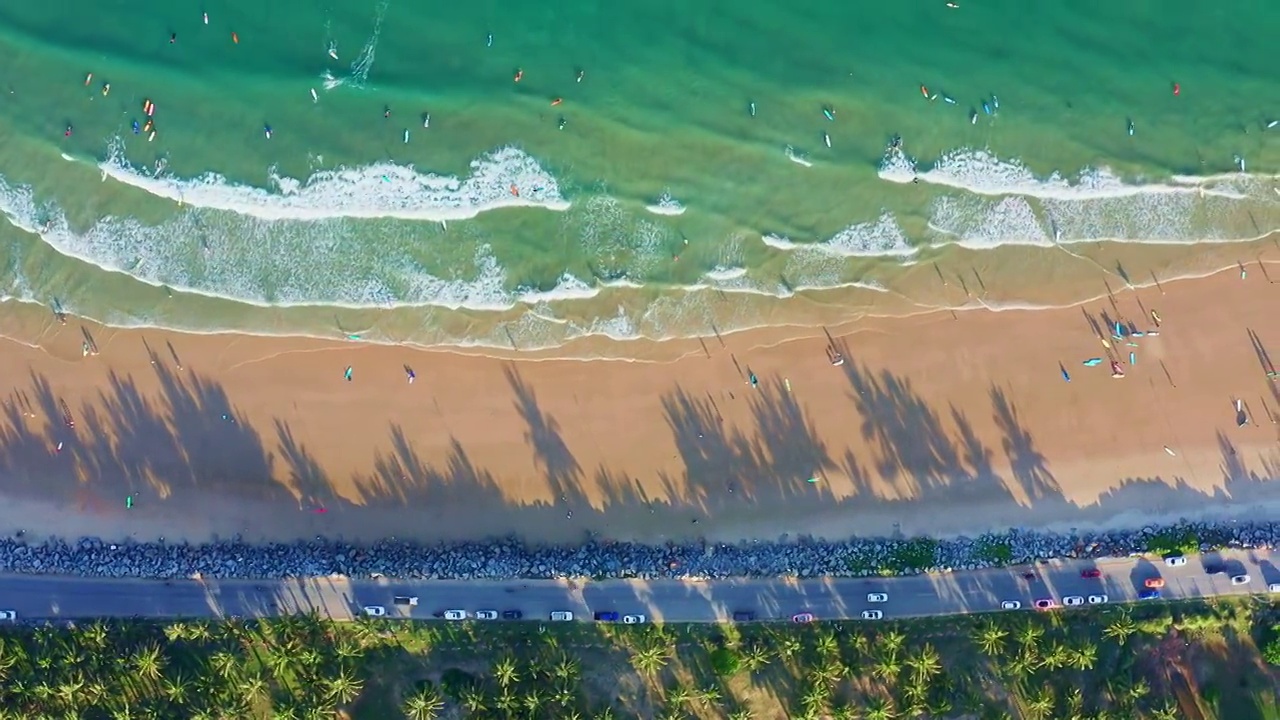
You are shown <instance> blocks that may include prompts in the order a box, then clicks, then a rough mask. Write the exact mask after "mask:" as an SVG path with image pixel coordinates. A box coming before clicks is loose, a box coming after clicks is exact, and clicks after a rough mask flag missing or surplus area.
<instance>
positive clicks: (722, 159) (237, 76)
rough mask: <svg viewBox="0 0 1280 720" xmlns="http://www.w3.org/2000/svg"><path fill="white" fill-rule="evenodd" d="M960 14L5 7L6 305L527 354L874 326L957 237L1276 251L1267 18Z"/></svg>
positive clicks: (813, 4)
mask: <svg viewBox="0 0 1280 720" xmlns="http://www.w3.org/2000/svg"><path fill="white" fill-rule="evenodd" d="M959 4H960V5H961V7H960V8H958V9H949V8H947V7H946V6H945V4H944V3H943V2H941V1H939V2H933V1H930V2H905V3H884V4H870V3H867V4H854V5H850V6H846V4H842V3H830V2H823V1H819V0H797V1H795V2H788V3H744V2H739V3H725V2H713V3H699V4H694V5H689V4H686V3H676V2H670V1H668V0H660V1H657V2H649V3H644V4H626V3H623V4H611V3H600V2H591V1H589V0H573V1H572V2H557V3H550V4H520V5H515V6H511V7H507V5H508V4H504V3H492V2H476V3H465V4H457V5H454V4H426V5H423V4H417V3H398V2H396V0H386V1H383V2H355V1H351V0H347V1H341V2H330V3H310V2H302V1H301V0H289V1H287V2H280V3H273V4H271V5H270V6H269V7H266V8H264V7H263V6H262V5H261V4H258V3H249V2H244V1H243V0H235V1H234V2H209V3H208V4H205V5H200V4H196V3H191V4H187V3H179V4H177V5H175V6H172V7H166V8H160V9H156V8H150V7H146V6H140V5H137V4H135V3H124V2H119V1H118V0H117V1H108V2H96V3H89V2H84V1H83V0H75V1H73V2H71V3H50V4H48V5H45V4H40V3H28V4H9V5H6V6H5V7H3V8H0V52H3V53H4V57H5V58H6V62H5V63H4V64H3V65H2V66H0V84H2V86H3V88H4V89H5V90H6V94H5V95H3V96H0V101H2V102H0V178H2V180H0V210H3V211H4V213H5V215H6V217H7V218H8V220H9V222H8V223H5V224H2V225H0V247H2V248H3V250H2V252H0V260H2V261H0V268H3V270H4V272H3V277H2V280H3V282H4V287H3V290H4V291H5V293H6V294H8V295H9V296H12V297H17V298H21V299H30V300H35V301H38V302H41V303H45V304H48V305H53V304H55V303H57V304H59V305H61V306H62V307H63V308H65V309H68V310H73V311H76V312H81V313H83V314H86V315H89V316H92V317H95V318H98V319H102V320H106V321H109V322H115V323H120V324H157V325H164V326H174V327H181V328H187V329H197V330H217V329H238V330H248V331H256V332H269V333H290V332H298V333H307V334H319V335H326V336H342V335H347V334H359V335H361V336H362V337H364V338H366V339H374V340H387V341H405V342H416V343H422V344H433V343H442V342H445V343H471V344H494V345H508V344H511V343H515V344H517V345H519V346H522V347H532V346H547V345H556V344H558V343H562V342H564V341H565V340H567V339H570V338H573V337H577V336H582V335H588V334H593V333H595V334H607V335H611V336H614V337H640V336H645V337H666V336H672V335H684V334H693V333H703V332H707V331H708V329H709V328H711V327H712V326H714V328H715V329H717V330H731V329H735V328H740V327H748V326H753V325H761V324H768V323H770V322H774V321H782V320H783V319H786V320H787V321H794V317H795V314H796V313H794V312H792V310H795V309H796V308H801V307H803V306H801V305H799V304H797V303H800V302H803V301H804V298H805V297H807V298H809V299H810V300H813V299H814V298H815V297H817V298H820V297H821V294H822V293H823V292H831V289H833V288H842V287H843V288H849V287H859V286H862V287H866V288H867V289H866V291H865V297H866V302H868V303H871V302H874V296H875V294H876V293H877V292H878V290H877V288H882V287H886V286H892V285H893V278H894V273H895V271H896V269H899V268H901V267H902V266H903V265H909V264H911V263H914V262H919V261H920V260H922V259H926V258H928V257H930V256H931V255H932V254H934V253H937V252H939V250H938V247H939V246H946V245H947V244H954V243H958V244H961V245H963V246H965V247H969V248H977V249H983V250H984V251H990V252H1000V249H1001V248H1007V247H1009V246H1016V245H1033V246H1042V247H1053V246H1054V245H1055V244H1066V245H1069V244H1072V243H1079V242H1082V241H1093V240H1106V241H1118V242H1148V243H1170V242H1177V243H1191V242H1195V241H1202V240H1213V241H1233V240H1246V239H1251V238H1256V237H1259V236H1261V235H1264V234H1266V233H1267V232H1269V231H1272V230H1275V229H1277V228H1280V191H1277V190H1276V187H1277V179H1276V172H1277V168H1280V125H1277V126H1275V127H1273V128H1270V129H1268V128H1267V125H1268V124H1269V123H1270V121H1272V120H1275V119H1278V118H1280V82H1278V78H1277V70H1276V67H1277V65H1276V63H1275V61H1274V51H1273V49H1272V45H1273V44H1272V39H1273V38H1272V36H1273V34H1274V32H1273V29H1274V28H1276V27H1280V6H1276V5H1274V4H1264V3H1263V2H1261V1H1260V0H1241V1H1240V2H1236V3H1232V4H1229V5H1224V6H1217V5H1214V4H1206V3H1193V2H1188V1H1183V0H1175V1H1173V2H1159V3H1158V2H1151V1H1148V0H1141V1H1135V2H1130V3H1119V4H1117V3H1103V2H1093V1H1090V2H1080V3H1069V4H1061V5H1048V6H1039V5H1037V6H1028V5H1026V4H1025V3H1017V2H1013V1H1012V0H988V1H986V2H967V1H963V0H962V1H961V2H960V3H959ZM206 13H207V17H208V22H207V24H206V23H205V21H204V17H205V14H206ZM174 33H176V41H175V42H172V43H171V42H170V37H171V35H172V34H174ZM233 34H234V37H235V38H236V39H238V42H236V41H233ZM330 51H332V55H331V54H330ZM333 55H336V57H337V59H336V60H335V59H334V58H333ZM89 73H92V77H91V78H87V76H88V74H89ZM517 75H519V77H520V80H519V82H515V78H516V76H517ZM106 83H110V92H109V93H107V94H104V89H105V84H106ZM1175 87H1177V88H1178V94H1176V95H1175V94H1174V88H1175ZM313 91H314V93H315V96H314V99H313V96H312V92H313ZM948 98H949V99H951V100H954V103H949V102H947V101H946V100H947V99H948ZM556 99H560V100H561V102H560V103H559V104H555V105H553V104H552V103H553V101H554V100H556ZM148 100H150V101H151V102H153V103H154V104H155V111H154V115H153V116H151V117H150V119H151V120H152V121H153V122H154V130H155V132H156V135H155V138H154V139H153V140H150V141H148V135H149V134H150V133H149V131H145V132H139V133H138V134H135V133H134V131H133V128H132V124H133V123H134V122H135V121H136V122H137V123H138V124H139V125H140V126H141V125H143V124H144V123H146V122H147V121H148V119H149V118H148V115H147V114H146V113H145V112H144V109H143V108H144V103H146V101H148ZM984 105H985V107H984ZM753 109H754V114H753V112H752V110H753ZM824 110H825V111H829V117H828V116H827V113H824ZM388 111H389V117H388V116H387V113H388ZM428 114H429V116H430V127H424V123H425V120H426V117H427V115H428ZM68 126H70V127H71V128H72V129H73V133H72V134H71V135H70V136H69V137H68V136H65V130H66V129H67V127H68ZM267 126H269V127H270V128H271V137H270V138H267V137H266V133H265V128H266V127H267ZM1130 128H1132V134H1131V133H1130ZM140 130H141V128H140ZM895 136H899V137H901V140H902V144H901V148H900V149H897V148H892V147H890V144H891V140H892V139H893V138H894V137H895ZM406 138H407V142H406ZM828 142H829V144H830V147H828V146H827V145H828ZM913 181H915V182H913ZM517 193H518V195H517ZM796 294H799V295H800V296H801V297H800V298H795V297H793V296H794V295H796ZM841 297H842V298H848V297H853V296H850V295H847V294H846V295H842V296H841ZM775 299H776V300H775ZM789 303H790V304H789Z"/></svg>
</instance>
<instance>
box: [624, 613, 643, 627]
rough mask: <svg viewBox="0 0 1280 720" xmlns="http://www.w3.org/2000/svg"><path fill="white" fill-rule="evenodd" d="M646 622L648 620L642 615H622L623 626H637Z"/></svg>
mask: <svg viewBox="0 0 1280 720" xmlns="http://www.w3.org/2000/svg"><path fill="white" fill-rule="evenodd" d="M646 620H648V618H646V617H645V616H643V615H623V616H622V624H623V625H639V624H641V623H643V622H645V621H646Z"/></svg>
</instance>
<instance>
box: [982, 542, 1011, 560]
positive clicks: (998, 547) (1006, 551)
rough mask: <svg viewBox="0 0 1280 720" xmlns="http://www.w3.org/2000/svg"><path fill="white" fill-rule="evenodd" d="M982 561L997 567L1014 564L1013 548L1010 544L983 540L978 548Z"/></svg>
mask: <svg viewBox="0 0 1280 720" xmlns="http://www.w3.org/2000/svg"><path fill="white" fill-rule="evenodd" d="M976 552H977V555H978V557H979V558H980V559H982V560H985V561H987V562H989V563H995V564H997V565H1009V564H1011V563H1012V562H1013V546H1012V545H1010V544H1009V543H1008V542H1003V541H999V540H989V539H982V540H979V541H978V545H977V548H976Z"/></svg>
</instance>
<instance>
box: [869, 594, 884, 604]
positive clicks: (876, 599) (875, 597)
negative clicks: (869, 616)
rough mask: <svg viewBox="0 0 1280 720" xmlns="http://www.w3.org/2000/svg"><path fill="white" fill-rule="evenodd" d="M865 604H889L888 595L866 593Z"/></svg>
mask: <svg viewBox="0 0 1280 720" xmlns="http://www.w3.org/2000/svg"><path fill="white" fill-rule="evenodd" d="M867 602H872V603H882V602H889V594H888V593H867Z"/></svg>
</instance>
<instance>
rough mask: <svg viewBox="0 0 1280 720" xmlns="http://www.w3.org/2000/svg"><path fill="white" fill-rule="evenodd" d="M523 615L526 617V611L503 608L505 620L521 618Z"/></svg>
mask: <svg viewBox="0 0 1280 720" xmlns="http://www.w3.org/2000/svg"><path fill="white" fill-rule="evenodd" d="M522 617H524V613H522V612H520V611H519V610H503V611H502V619H503V620H519V619H520V618H522Z"/></svg>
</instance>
